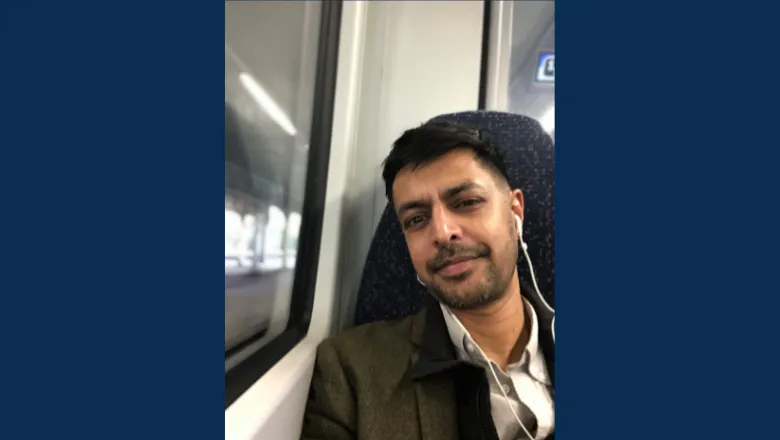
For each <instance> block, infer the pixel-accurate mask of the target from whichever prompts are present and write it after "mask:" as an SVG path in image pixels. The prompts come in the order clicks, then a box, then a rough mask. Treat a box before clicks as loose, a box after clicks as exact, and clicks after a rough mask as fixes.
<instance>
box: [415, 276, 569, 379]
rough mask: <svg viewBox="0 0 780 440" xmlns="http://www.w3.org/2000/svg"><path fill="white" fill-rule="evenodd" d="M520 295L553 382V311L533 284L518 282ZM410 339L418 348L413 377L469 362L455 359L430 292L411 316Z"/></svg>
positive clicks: (422, 377) (449, 368) (438, 308)
mask: <svg viewBox="0 0 780 440" xmlns="http://www.w3.org/2000/svg"><path fill="white" fill-rule="evenodd" d="M520 291H521V292H522V295H523V296H524V297H525V298H526V299H527V300H528V302H529V303H531V305H532V306H533V307H534V309H535V311H536V316H537V319H538V324H539V345H540V347H541V348H542V352H543V353H544V357H545V361H546V363H547V369H548V373H549V376H550V380H551V381H552V383H553V385H554V384H555V373H554V370H555V341H554V338H553V336H552V321H553V319H554V317H555V313H554V312H552V311H550V310H549V309H547V307H546V306H545V305H544V304H543V303H542V300H541V299H540V298H539V297H538V295H537V294H536V291H535V290H534V289H533V287H531V286H529V285H528V284H527V283H525V282H523V281H520ZM412 342H413V343H414V344H415V345H416V346H417V347H419V351H418V352H417V354H416V356H413V357H412V369H411V377H412V379H413V380H420V379H424V378H426V377H427V376H430V375H433V374H437V373H441V372H444V371H447V370H451V369H453V368H455V367H457V366H459V365H473V366H476V364H472V363H471V362H469V361H465V360H459V359H458V357H457V355H456V353H455V348H454V347H453V345H452V342H451V341H450V336H449V332H448V330H447V324H446V322H445V320H444V315H443V314H442V311H441V307H440V306H439V302H438V301H436V299H434V298H433V297H432V296H431V295H428V298H427V300H426V307H425V310H423V311H422V312H420V313H419V314H418V315H417V316H416V317H415V319H414V323H413V326H412Z"/></svg>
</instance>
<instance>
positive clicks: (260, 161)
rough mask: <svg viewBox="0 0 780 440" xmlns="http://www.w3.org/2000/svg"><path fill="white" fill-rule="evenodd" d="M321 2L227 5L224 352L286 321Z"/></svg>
mask: <svg viewBox="0 0 780 440" xmlns="http://www.w3.org/2000/svg"><path fill="white" fill-rule="evenodd" d="M320 13H321V3H320V2H308V1H287V2H226V3H225V351H226V354H230V353H232V352H235V351H236V350H249V349H252V351H256V350H257V349H259V348H260V347H262V346H264V345H266V344H267V343H268V342H270V341H271V340H273V338H274V337H276V336H278V335H279V334H281V333H282V332H283V331H284V330H285V328H286V326H287V322H288V320H289V317H290V314H291V313H295V311H291V310H290V304H291V298H292V286H293V276H294V268H295V264H296V255H297V250H298V236H299V232H300V227H301V214H300V213H301V212H302V210H303V196H304V189H305V186H306V185H305V184H306V172H307V163H308V145H309V143H310V139H309V136H310V133H309V131H310V129H311V121H312V113H313V105H314V104H313V100H314V82H315V73H316V72H315V71H316V63H317V43H318V38H319V28H320Z"/></svg>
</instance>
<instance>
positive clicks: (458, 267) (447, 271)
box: [436, 256, 476, 276]
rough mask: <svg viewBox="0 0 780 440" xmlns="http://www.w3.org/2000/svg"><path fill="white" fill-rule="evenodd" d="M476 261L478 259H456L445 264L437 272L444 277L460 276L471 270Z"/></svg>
mask: <svg viewBox="0 0 780 440" xmlns="http://www.w3.org/2000/svg"><path fill="white" fill-rule="evenodd" d="M474 260H476V257H465V256H464V257H455V258H451V259H449V260H447V261H445V262H444V264H443V265H442V266H441V267H439V269H438V270H437V271H436V272H438V273H440V274H441V275H444V276H455V275H460V274H462V273H463V272H465V271H467V270H468V269H469V268H471V265H472V263H473V261H474Z"/></svg>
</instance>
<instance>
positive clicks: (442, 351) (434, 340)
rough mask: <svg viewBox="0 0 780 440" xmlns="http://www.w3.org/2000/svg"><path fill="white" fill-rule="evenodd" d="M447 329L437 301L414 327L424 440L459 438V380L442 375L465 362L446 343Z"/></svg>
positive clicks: (415, 375)
mask: <svg viewBox="0 0 780 440" xmlns="http://www.w3.org/2000/svg"><path fill="white" fill-rule="evenodd" d="M432 306H435V307H432ZM437 311H438V312H439V313H438V316H437V313H436V312H437ZM442 331H443V332H444V333H443V334H442ZM446 331H447V328H446V324H445V323H444V317H443V316H441V311H440V310H439V307H438V306H437V305H436V303H435V301H434V302H433V303H431V301H429V304H428V307H426V309H425V311H424V312H423V313H420V314H419V315H418V316H417V317H416V319H415V322H414V325H413V327H412V342H413V343H414V344H415V345H416V346H417V347H418V348H419V351H417V352H416V353H415V354H414V355H412V359H411V364H412V365H411V375H412V380H413V382H414V390H415V394H416V395H417V409H418V413H419V416H420V438H422V439H453V440H456V439H458V419H457V407H456V405H455V402H456V393H455V383H454V381H453V380H452V376H451V375H450V374H438V373H443V372H446V371H448V370H452V369H454V368H455V367H457V366H458V365H459V364H460V363H461V362H460V361H458V360H457V359H456V357H455V352H454V350H453V348H452V347H451V346H450V344H447V343H446V341H447V339H446V337H447V336H446V334H447V333H446Z"/></svg>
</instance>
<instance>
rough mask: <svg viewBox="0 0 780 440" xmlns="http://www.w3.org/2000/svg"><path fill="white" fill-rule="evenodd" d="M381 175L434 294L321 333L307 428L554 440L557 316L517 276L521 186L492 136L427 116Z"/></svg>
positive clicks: (314, 435) (362, 435)
mask: <svg viewBox="0 0 780 440" xmlns="http://www.w3.org/2000/svg"><path fill="white" fill-rule="evenodd" d="M383 178H384V180H385V187H386V191H387V196H388V199H389V200H390V202H391V204H392V206H393V207H394V210H395V213H396V215H397V216H398V219H399V222H400V224H401V227H402V229H403V234H404V237H405V240H406V244H407V247H408V249H409V254H410V255H411V259H412V263H413V266H414V269H415V270H416V272H417V274H418V279H419V281H420V282H421V283H422V284H424V285H425V286H426V287H427V289H428V291H429V293H430V299H429V303H428V306H427V307H426V308H425V310H423V311H422V312H420V313H419V314H417V315H415V316H411V317H408V318H405V319H403V320H400V321H393V322H377V323H372V324H368V325H363V326H360V327H357V328H353V329H350V330H348V331H346V332H344V333H343V334H342V335H340V336H338V337H336V338H332V339H329V340H327V341H325V342H323V343H322V345H321V346H320V348H319V350H318V353H317V363H316V366H315V371H314V378H313V380H312V385H311V392H310V396H309V402H308V404H307V409H306V416H305V420H304V425H303V438H304V439H322V440H341V439H380V440H382V439H404V440H406V439H426V440H427V439H432V440H439V439H490V440H493V439H501V440H505V439H526V438H533V439H545V438H546V439H551V438H553V432H554V428H555V423H554V401H553V396H554V392H553V381H552V379H553V375H552V373H553V371H552V370H553V362H554V336H553V335H552V331H553V330H552V324H553V323H552V319H553V316H554V315H553V311H552V309H550V308H549V306H547V304H546V303H545V302H544V299H543V298H541V296H540V295H539V294H538V292H536V291H535V290H534V289H533V288H531V287H529V286H527V285H525V284H523V285H522V286H521V283H520V280H519V277H518V272H517V267H516V263H517V259H518V252H521V251H522V247H521V245H522V219H523V193H522V192H521V191H520V190H519V189H513V188H511V187H510V185H509V179H508V178H507V172H506V168H505V165H504V162H503V160H502V157H501V153H500V152H499V150H498V149H497V146H496V145H494V144H493V141H492V140H491V138H490V136H489V134H488V133H486V132H485V131H483V130H478V129H475V128H473V127H469V126H464V125H460V124H456V123H453V122H447V121H443V120H442V121H437V120H434V121H430V122H428V123H426V124H424V125H422V126H421V127H419V128H415V129H411V130H408V131H406V132H405V133H404V134H403V135H402V136H401V137H400V138H399V139H398V140H397V141H396V142H395V143H394V145H393V149H392V151H391V152H390V155H389V156H388V157H387V160H386V161H385V165H384V172H383Z"/></svg>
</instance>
